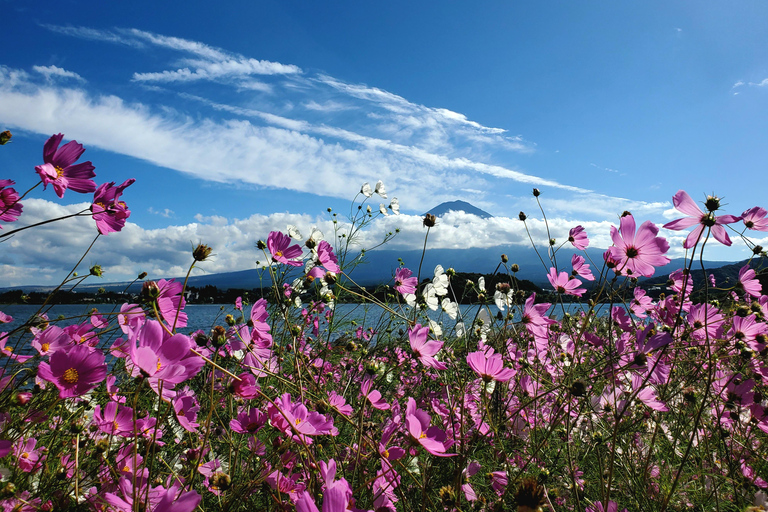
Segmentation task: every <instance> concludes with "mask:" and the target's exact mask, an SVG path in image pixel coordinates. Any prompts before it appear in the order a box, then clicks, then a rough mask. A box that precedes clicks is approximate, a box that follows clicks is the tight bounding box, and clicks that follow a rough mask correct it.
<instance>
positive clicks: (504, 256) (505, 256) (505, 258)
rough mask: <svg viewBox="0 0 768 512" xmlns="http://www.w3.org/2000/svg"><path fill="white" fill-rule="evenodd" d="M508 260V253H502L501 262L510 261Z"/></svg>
mask: <svg viewBox="0 0 768 512" xmlns="http://www.w3.org/2000/svg"><path fill="white" fill-rule="evenodd" d="M508 261H509V258H507V255H506V254H502V255H501V262H502V263H506V262H508Z"/></svg>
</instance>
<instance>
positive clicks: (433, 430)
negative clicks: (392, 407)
mask: <svg viewBox="0 0 768 512" xmlns="http://www.w3.org/2000/svg"><path fill="white" fill-rule="evenodd" d="M431 422H432V418H430V416H429V414H428V413H427V412H425V411H422V410H421V409H417V408H416V401H415V400H414V399H413V398H411V397H409V398H408V405H407V407H406V412H405V423H406V425H407V426H408V433H409V434H411V436H412V437H413V438H414V439H415V440H416V442H418V443H419V444H420V445H421V446H422V447H423V448H424V449H425V450H427V451H428V452H429V453H431V454H432V455H435V456H437V457H453V456H454V455H456V454H455V453H445V451H446V447H445V442H444V441H445V432H444V431H442V430H441V429H439V428H438V427H430V426H429V425H430V423H431Z"/></svg>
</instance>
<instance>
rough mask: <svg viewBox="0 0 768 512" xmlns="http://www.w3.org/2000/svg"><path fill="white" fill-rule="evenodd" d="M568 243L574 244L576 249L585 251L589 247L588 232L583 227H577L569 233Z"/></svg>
mask: <svg viewBox="0 0 768 512" xmlns="http://www.w3.org/2000/svg"><path fill="white" fill-rule="evenodd" d="M568 241H569V242H571V243H572V244H573V246H574V247H575V248H577V249H578V250H580V251H583V250H584V249H586V248H587V246H588V245H589V237H587V231H586V230H585V229H584V227H583V226H576V227H575V228H572V229H571V230H570V231H569V232H568Z"/></svg>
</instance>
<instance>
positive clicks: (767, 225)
mask: <svg viewBox="0 0 768 512" xmlns="http://www.w3.org/2000/svg"><path fill="white" fill-rule="evenodd" d="M766 215H768V211H766V210H765V208H760V207H759V206H755V207H753V208H750V209H749V210H747V211H745V212H744V213H742V214H741V221H742V222H743V223H744V226H746V227H747V229H753V230H755V231H768V218H766Z"/></svg>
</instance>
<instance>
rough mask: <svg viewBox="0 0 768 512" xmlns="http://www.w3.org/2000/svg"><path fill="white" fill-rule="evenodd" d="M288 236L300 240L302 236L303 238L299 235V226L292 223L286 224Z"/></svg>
mask: <svg viewBox="0 0 768 512" xmlns="http://www.w3.org/2000/svg"><path fill="white" fill-rule="evenodd" d="M288 236H290V237H291V238H294V239H296V240H301V239H302V238H304V237H302V236H301V231H299V228H297V227H296V226H294V225H293V224H288Z"/></svg>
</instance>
